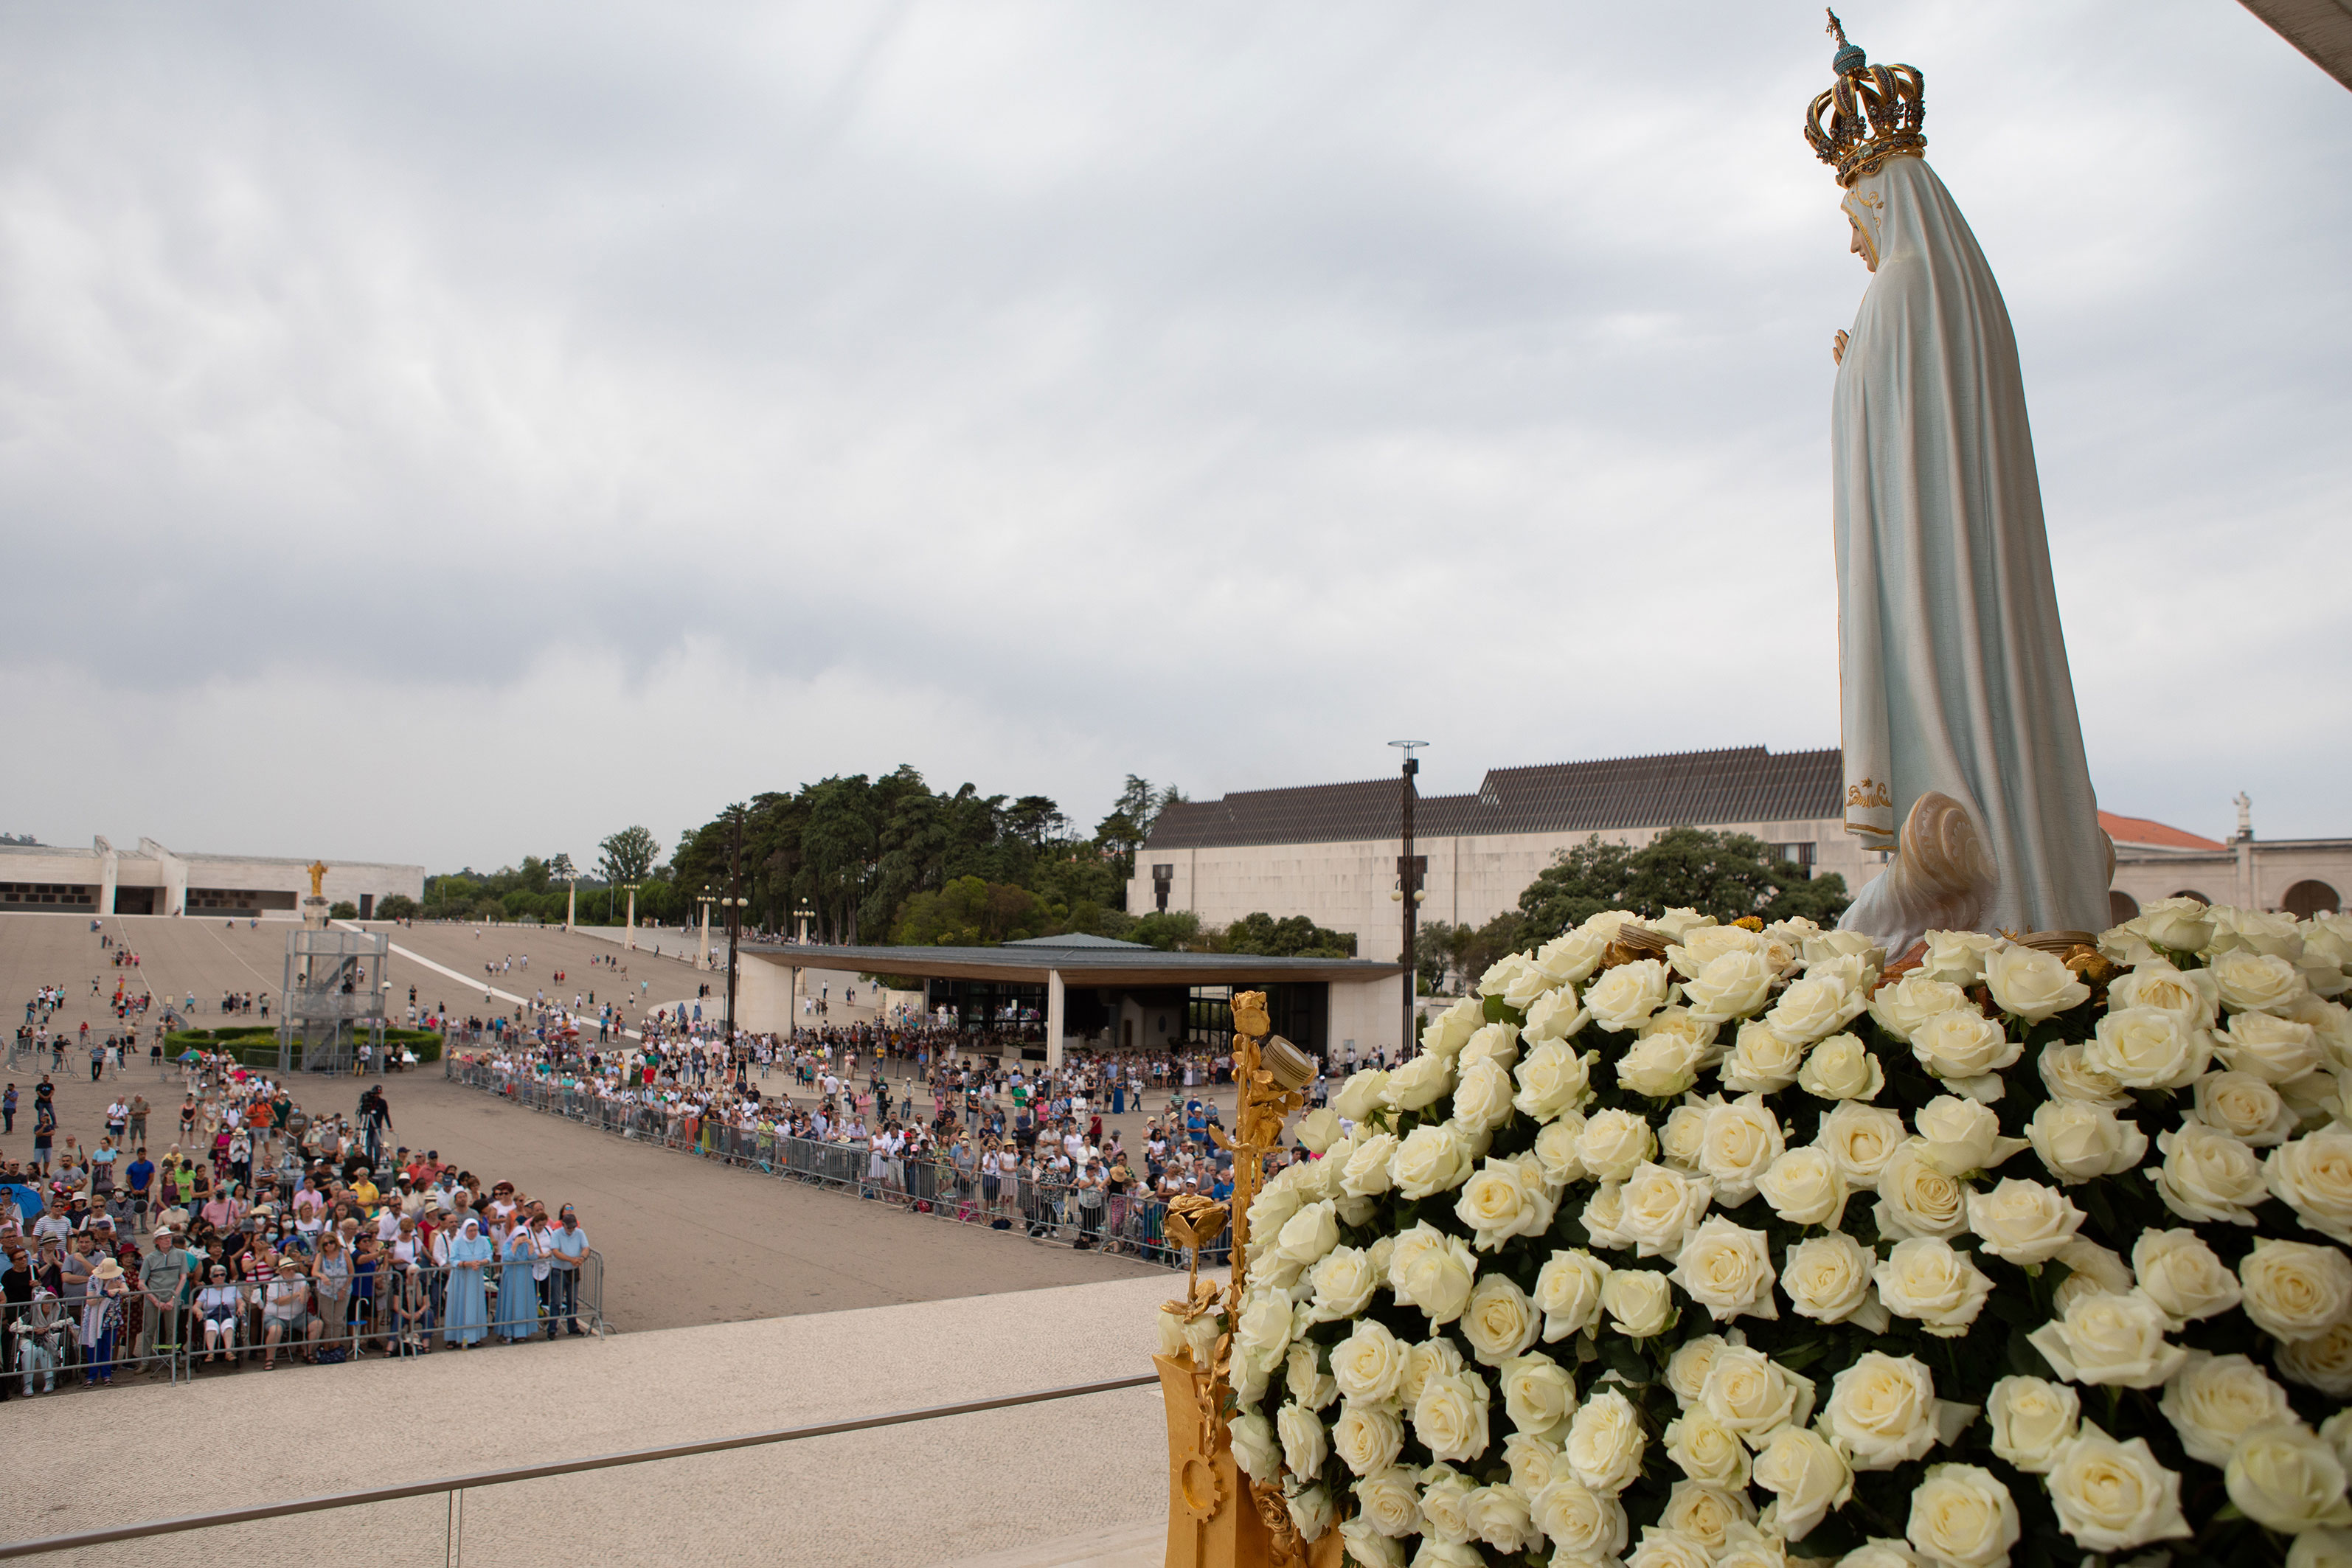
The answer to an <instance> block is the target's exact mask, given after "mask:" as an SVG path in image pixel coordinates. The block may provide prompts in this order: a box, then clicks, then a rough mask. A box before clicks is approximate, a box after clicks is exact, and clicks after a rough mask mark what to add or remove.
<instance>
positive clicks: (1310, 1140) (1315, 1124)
mask: <svg viewBox="0 0 2352 1568" xmlns="http://www.w3.org/2000/svg"><path fill="white" fill-rule="evenodd" d="M1292 1131H1293V1135H1294V1136H1296V1137H1297V1140H1298V1143H1299V1146H1300V1147H1301V1148H1303V1149H1305V1150H1306V1151H1307V1152H1308V1153H1310V1154H1320V1153H1321V1152H1323V1151H1325V1150H1326V1149H1328V1148H1329V1147H1331V1145H1332V1144H1334V1143H1336V1142H1339V1136H1340V1127H1339V1112H1338V1111H1336V1110H1332V1109H1331V1108H1330V1107H1328V1106H1325V1107H1324V1108H1323V1109H1322V1110H1310V1111H1308V1112H1307V1114H1306V1115H1304V1116H1302V1117H1300V1118H1299V1119H1298V1125H1297V1127H1296V1128H1295V1129H1293V1130H1292Z"/></svg>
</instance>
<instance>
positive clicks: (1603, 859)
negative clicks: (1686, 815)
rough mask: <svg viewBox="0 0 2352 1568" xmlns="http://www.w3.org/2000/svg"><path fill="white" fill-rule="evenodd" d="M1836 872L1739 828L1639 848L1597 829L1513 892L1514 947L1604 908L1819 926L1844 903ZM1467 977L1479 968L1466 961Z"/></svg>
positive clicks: (1689, 833) (1681, 835)
mask: <svg viewBox="0 0 2352 1568" xmlns="http://www.w3.org/2000/svg"><path fill="white" fill-rule="evenodd" d="M1850 901H1851V900H1848V898H1847V897H1846V890H1845V879H1844V878H1843V877H1840V876H1837V875H1836V874H1834V873H1832V874H1831V875H1828V876H1823V877H1808V876H1807V875H1806V873H1805V868H1803V867H1801V866H1800V865H1798V864H1796V863H1795V862H1793V861H1789V860H1783V859H1781V858H1779V857H1778V856H1777V855H1775V854H1774V853H1773V852H1772V849H1771V847H1770V846H1769V845H1767V844H1766V843H1765V842H1764V841H1763V840H1762V839H1760V838H1757V837H1753V836H1751V835H1749V834H1745V833H1714V832H1709V831H1707V830H1706V829H1704V828H1697V827H1672V828H1668V829H1667V830H1666V831H1665V832H1664V833H1661V834H1659V835H1658V836H1657V837H1655V838H1654V839H1652V840H1651V841H1650V842H1649V843H1647V844H1645V845H1643V846H1642V847H1640V848H1638V849H1636V848H1632V847H1628V846H1626V845H1622V844H1609V843H1604V842H1603V841H1602V840H1601V837H1600V836H1599V835H1598V834H1596V835H1594V836H1593V837H1591V838H1588V839H1586V840H1585V841H1584V842H1583V843H1582V844H1580V845H1577V846H1575V847H1573V848H1570V849H1564V850H1562V851H1560V852H1559V855H1558V856H1557V857H1556V858H1554V860H1553V862H1552V864H1551V865H1550V866H1549V867H1547V868H1544V870H1543V871H1542V872H1540V873H1539V874H1538V876H1537V878H1536V879H1535V880H1534V881H1532V882H1530V883H1528V886H1527V889H1525V890H1524V891H1523V892H1521V893H1520V894H1519V917H1520V920H1521V921H1522V924H1523V929H1522V930H1521V931H1519V932H1518V942H1517V943H1516V944H1515V945H1517V946H1526V945H1529V944H1533V943H1538V942H1549V941H1550V940H1551V939H1552V938H1553V937H1555V936H1558V935H1559V933H1560V932H1562V931H1566V930H1568V929H1569V928H1570V927H1571V926H1574V925H1579V924H1581V923H1582V922H1583V921H1587V920H1590V919H1591V918H1592V917H1593V916H1594V915H1597V914H1600V913H1601V911H1603V910H1633V911H1634V912H1635V913H1637V914H1640V915H1643V916H1647V917H1651V918H1655V917H1656V916H1659V915H1662V914H1664V913H1665V912H1666V910H1671V909H1691V910H1697V911H1698V912H1699V913H1701V914H1703V915H1713V916H1714V917H1715V918H1716V919H1717V920H1719V921H1734V920H1738V919H1740V918H1742V917H1744V916H1748V915H1756V916H1759V917H1761V918H1762V919H1764V920H1766V921H1780V920H1792V919H1796V918H1799V917H1802V918H1804V919H1808V920H1811V921H1818V922H1820V923H1821V924H1823V925H1827V924H1830V923H1831V922H1832V921H1835V920H1836V919H1837V917H1838V916H1839V915H1841V914H1843V912H1844V911H1845V907H1846V905H1847V903H1848V902H1850ZM1463 973H1465V975H1469V976H1471V977H1473V978H1475V975H1476V973H1478V971H1475V970H1471V969H1468V968H1465V970H1464V971H1463Z"/></svg>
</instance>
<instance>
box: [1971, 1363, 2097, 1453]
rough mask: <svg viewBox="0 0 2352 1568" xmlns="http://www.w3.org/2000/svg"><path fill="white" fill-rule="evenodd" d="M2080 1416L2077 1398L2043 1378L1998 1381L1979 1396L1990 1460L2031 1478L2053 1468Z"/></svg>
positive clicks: (2069, 1390) (2080, 1411) (2080, 1408)
mask: <svg viewBox="0 0 2352 1568" xmlns="http://www.w3.org/2000/svg"><path fill="white" fill-rule="evenodd" d="M2082 1415H2083V1400H2082V1396H2081V1395H2080V1394H2076V1393H2075V1392H2074V1390H2073V1389H2071V1388H2069V1387H2067V1386H2066V1385H2065V1384H2063V1383H2052V1382H2050V1381H2049V1380H2048V1379H2047V1378H2040V1377H2004V1378H2002V1379H2001V1380H2000V1382H1998V1383H1996V1384H1993V1385H1992V1391H1991V1392H1990V1394H1987V1395H1986V1396H1985V1420H1986V1422H1987V1424H1988V1425H1990V1426H1991V1428H1992V1451H1993V1454H1994V1455H1995V1457H1997V1458H2003V1459H2006V1460H2008V1461H2009V1462H2010V1463H2011V1464H2012V1465H2015V1466H2016V1467H2017V1468H2019V1469H2021V1470H2025V1471H2028V1472H2030V1473H2031V1474H2033V1475H2041V1474H2042V1473H2044V1472H2045V1471H2047V1470H2048V1469H2049V1468H2050V1467H2051V1466H2052V1465H2053V1464H2054V1463H2056V1461H2057V1458H2058V1450H2059V1448H2060V1447H2063V1445H2064V1444H2066V1443H2067V1442H2069V1441H2071V1440H2072V1439H2073V1437H2074V1429H2075V1423H2076V1422H2078V1421H2080V1420H2081V1419H2082Z"/></svg>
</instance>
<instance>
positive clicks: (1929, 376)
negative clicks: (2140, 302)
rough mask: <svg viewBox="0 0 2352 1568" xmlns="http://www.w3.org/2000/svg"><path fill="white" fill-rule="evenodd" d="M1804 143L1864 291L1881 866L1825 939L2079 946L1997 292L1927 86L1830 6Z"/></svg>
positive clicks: (2018, 413) (2080, 788)
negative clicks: (1931, 138)
mask: <svg viewBox="0 0 2352 1568" xmlns="http://www.w3.org/2000/svg"><path fill="white" fill-rule="evenodd" d="M1830 30H1831V31H1832V33H1833V34H1834V35H1835V37H1836V38H1837V42H1838V50H1837V54H1836V56H1835V58H1834V59H1833V61H1832V69H1833V70H1834V71H1835V73H1836V81H1835V83H1834V85H1832V87H1831V89H1829V90H1828V91H1827V92H1824V93H1822V95H1821V96H1820V97H1819V98H1817V99H1816V100H1813V105H1812V108H1811V111H1810V112H1809V114H1808V116H1807V118H1806V121H1805V135H1806V139H1807V140H1808V141H1809V142H1811V144H1812V147H1813V150H1814V152H1816V153H1818V154H1820V156H1821V159H1822V162H1823V163H1828V164H1830V165H1831V166H1832V168H1833V169H1835V170H1836V171H1837V179H1838V183H1839V184H1840V185H1842V186H1843V187H1844V189H1845V192H1846V195H1845V201H1844V208H1845V214H1846V216H1847V218H1848V219H1849V221H1850V222H1851V223H1852V225H1853V251H1854V253H1855V254H1856V255H1858V256H1860V257H1861V258H1862V261H1863V265H1864V267H1866V268H1869V270H1870V274H1871V278H1870V286H1869V288H1868V289H1866V290H1865V291H1864V294H1863V297H1862V306H1861V309H1860V310H1857V311H1856V312H1855V314H1854V319H1853V327H1852V329H1851V330H1850V331H1841V332H1839V333H1838V334H1837V335H1836V338H1835V339H1834V341H1833V342H1832V351H1831V352H1832V357H1833V358H1834V359H1835V361H1836V363H1837V386H1836V391H1835V393H1834V394H1833V395H1832V402H1831V415H1830V431H1831V435H1830V446H1831V454H1832V458H1831V463H1832V472H1831V487H1832V496H1833V498H1834V517H1835V525H1836V534H1837V571H1838V660H1839V676H1840V688H1841V698H1842V717H1843V744H1844V752H1845V795H1844V813H1845V827H1846V830H1847V831H1848V832H1850V833H1853V834H1855V835H1856V836H1858V837H1860V838H1861V839H1862V841H1863V842H1864V845H1865V846H1866V847H1871V848H1874V849H1880V850H1885V851H1889V852H1891V853H1892V855H1893V859H1892V861H1891V862H1890V863H1889V864H1888V866H1887V868H1886V870H1885V873H1884V874H1883V875H1881V876H1880V877H1879V878H1878V879H1876V880H1875V881H1873V882H1872V883H1870V884H1869V885H1868V886H1867V887H1865V888H1864V889H1863V890H1862V893H1861V895H1860V896H1859V897H1858V898H1856V899H1855V900H1854V902H1853V906H1852V907H1851V908H1850V909H1848V910H1847V911H1846V914H1845V918H1844V919H1843V921H1840V922H1839V923H1840V924H1841V925H1842V926H1843V927H1845V928H1846V929H1848V930H1853V931H1863V932H1865V933H1867V934H1868V935H1869V936H1870V937H1871V938H1872V939H1873V940H1874V941H1876V942H1878V943H1879V944H1880V945H1881V946H1883V947H1884V948H1885V950H1886V952H1887V953H1888V955H1889V956H1890V957H1895V956H1899V955H1901V954H1902V953H1903V952H1906V951H1907V950H1908V949H1909V948H1910V947H1911V946H1912V944H1913V943H1915V942H1917V941H1918V940H1919V938H1920V936H1921V935H1922V934H1923V933H1924V932H1926V931H1930V930H1938V929H1970V930H1979V931H2004V930H2005V931H2014V932H2017V933H2019V934H2024V933H2026V932H2029V931H2098V930H2101V929H2102V928H2104V927H2105V925H2106V924H2107V895H2106V888H2107V883H2108V880H2109V878H2110V877H2111V876H2112V874H2113V865H2114V847H2113V846H2112V845H2110V844H2109V843H2108V841H2107V837H2106V835H2105V833H2104V832H2102V831H2101V830H2100V827H2099V816H2098V804H2097V801H2096V799H2095V797H2094V795H2093V794H2092V789H2091V775H2090V769H2089V766H2088V764H2087V763H2085V761H2084V754H2083V726H2082V721H2081V720H2080V719H2079V718H2078V717H2077V715H2076V712H2075V708H2074V682H2073V679H2072V678H2071V677H2070V676H2069V674H2068V672H2067V666H2066V641H2065V637H2064V634H2063V631H2062V630H2061V628H2060V626H2059V617H2058V597H2057V592H2056V589H2055V588H2054V586H2053V584H2052V581H2051V574H2050V542H2049V537H2048V534H2047V532H2046V531H2045V530H2044V528H2043V525H2042V486H2041V482H2040V480H2039V479H2037V478H2036V477H2035V473H2034V467H2033V435H2032V430H2031V429H2030V428H2029V427H2028V426H2027V424H2026V417H2025V387H2024V382H2023V379H2022V377H2021V374H2020V372H2019V369H2018V359H2017V337H2016V334H2015V333H2014V332H2013V331H2011V328H2010V323H2009V311H2008V309H2007V308H2006V307H2005V306H2004V305H2003V304H2002V303H2001V297H2000V285H1998V284H1997V283H1995V282H1994V281H1993V276H1992V270H1991V268H1990V267H1988V266H1987V265H1986V263H1985V258H1984V252H1983V251H1981V250H1979V248H1978V247H1977V242H1976V237H1975V236H1974V235H1972V234H1970V233H1969V226H1968V222H1967V220H1966V219H1965V218H1963V217H1962V216H1960V209H1959V207H1958V205H1957V204H1955V203H1954V202H1953V200H1952V195H1951V193H1950V192H1949V191H1948V190H1946V189H1945V188H1944V183H1943V182H1942V181H1941V180H1939V179H1937V177H1936V172H1935V171H1934V170H1933V169H1931V168H1929V167H1928V166H1927V160H1926V159H1925V158H1924V157H1923V156H1922V153H1924V152H1925V151H1926V149H1927V137H1926V136H1925V135H1924V134H1922V133H1921V131H1920V126H1921V124H1922V122H1923V119H1924V105H1923V100H1922V81H1921V78H1920V74H1919V72H1918V71H1917V70H1916V69H1915V68H1912V67H1910V66H1904V65H1897V66H1885V65H1880V66H1873V65H1871V64H1869V62H1868V59H1867V58H1866V57H1865V56H1864V52H1863V51H1862V49H1861V48H1859V47H1856V46H1854V45H1853V44H1850V43H1848V42H1847V41H1846V37H1845V31H1844V28H1843V26H1840V25H1839V23H1838V19H1837V17H1836V16H1835V15H1834V14H1832V16H1831V17H1830Z"/></svg>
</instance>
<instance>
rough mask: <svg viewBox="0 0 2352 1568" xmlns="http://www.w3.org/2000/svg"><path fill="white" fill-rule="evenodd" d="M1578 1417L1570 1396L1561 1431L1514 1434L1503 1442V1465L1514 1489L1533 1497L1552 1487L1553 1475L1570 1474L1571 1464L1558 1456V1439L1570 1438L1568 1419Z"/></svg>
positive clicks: (1562, 1413) (1562, 1418)
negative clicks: (1536, 1434)
mask: <svg viewBox="0 0 2352 1568" xmlns="http://www.w3.org/2000/svg"><path fill="white" fill-rule="evenodd" d="M1575 1414H1576V1401H1575V1399H1574V1398H1573V1397H1570V1400H1569V1402H1568V1407H1567V1408H1566V1409H1565V1410H1564V1411H1562V1412H1561V1422H1560V1428H1559V1431H1557V1432H1550V1433H1546V1434H1545V1435H1544V1436H1535V1435H1533V1434H1532V1433H1528V1432H1514V1433H1512V1434H1511V1435H1510V1436H1507V1437H1506V1438H1504V1439H1503V1464H1504V1465H1505V1467H1506V1468H1508V1469H1509V1470H1510V1472H1511V1484H1512V1485H1513V1486H1515V1487H1517V1488H1518V1489H1520V1490H1521V1491H1523V1492H1525V1493H1527V1494H1528V1496H1529V1497H1534V1496H1535V1495H1536V1494H1537V1493H1538V1492H1540V1491H1542V1490H1543V1489H1544V1488H1546V1487H1548V1486H1549V1485H1550V1484H1551V1480H1552V1478H1553V1477H1554V1476H1564V1475H1566V1474H1568V1464H1567V1462H1566V1461H1565V1460H1563V1459H1562V1458H1560V1457H1559V1438H1562V1437H1565V1436H1568V1428H1567V1417H1568V1416H1570V1415H1575Z"/></svg>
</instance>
